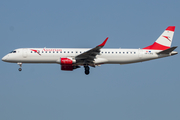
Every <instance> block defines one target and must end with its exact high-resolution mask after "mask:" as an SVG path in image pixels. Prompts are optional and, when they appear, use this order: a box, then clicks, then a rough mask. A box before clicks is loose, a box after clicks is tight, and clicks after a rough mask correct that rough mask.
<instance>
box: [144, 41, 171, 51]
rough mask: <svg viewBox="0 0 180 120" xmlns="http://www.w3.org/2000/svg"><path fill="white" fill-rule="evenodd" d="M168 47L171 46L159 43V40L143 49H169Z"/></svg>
mask: <svg viewBox="0 0 180 120" xmlns="http://www.w3.org/2000/svg"><path fill="white" fill-rule="evenodd" d="M168 48H170V47H168V46H164V45H161V44H159V43H157V42H154V44H152V45H150V46H147V47H145V48H143V49H151V50H166V49H168Z"/></svg>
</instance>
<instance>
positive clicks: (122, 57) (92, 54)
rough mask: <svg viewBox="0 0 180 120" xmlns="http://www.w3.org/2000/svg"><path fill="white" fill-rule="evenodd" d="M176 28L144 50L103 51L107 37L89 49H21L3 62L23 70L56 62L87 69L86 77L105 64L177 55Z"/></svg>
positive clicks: (64, 65) (70, 68) (14, 51)
mask: <svg viewBox="0 0 180 120" xmlns="http://www.w3.org/2000/svg"><path fill="white" fill-rule="evenodd" d="M174 30H175V26H169V27H167V29H166V30H165V31H164V32H163V33H162V34H161V35H160V37H159V38H158V39H157V40H156V41H155V42H154V43H153V44H152V45H150V46H147V47H144V48H142V49H140V48H139V49H121V48H118V49H113V48H111V49H102V48H103V47H104V45H105V44H106V42H107V40H108V37H107V38H106V39H105V40H104V41H103V42H102V43H101V44H99V45H98V46H96V47H94V48H92V49H90V48H19V49H15V50H13V51H12V52H10V53H9V54H7V55H5V56H4V57H3V58H2V61H4V62H11V63H17V64H18V65H19V66H20V68H19V69H18V70H19V71H22V64H23V63H57V64H60V65H61V70H65V71H73V70H74V69H77V68H80V66H84V69H85V74H86V75H88V74H89V73H90V71H89V70H90V67H89V66H91V67H96V66H100V65H102V64H129V63H137V62H143V61H148V60H153V59H158V58H163V57H168V56H172V55H176V54H178V52H176V51H173V50H175V49H176V48H177V46H175V47H171V43H172V40H173V35H174Z"/></svg>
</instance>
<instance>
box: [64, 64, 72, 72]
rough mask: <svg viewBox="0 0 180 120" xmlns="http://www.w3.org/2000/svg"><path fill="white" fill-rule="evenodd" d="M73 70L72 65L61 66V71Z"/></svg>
mask: <svg viewBox="0 0 180 120" xmlns="http://www.w3.org/2000/svg"><path fill="white" fill-rule="evenodd" d="M73 69H74V68H73V66H72V65H61V70H66V71H73Z"/></svg>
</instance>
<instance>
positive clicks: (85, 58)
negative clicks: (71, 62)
mask: <svg viewBox="0 0 180 120" xmlns="http://www.w3.org/2000/svg"><path fill="white" fill-rule="evenodd" d="M107 40H108V37H107V38H106V39H105V40H104V42H103V43H101V44H100V45H98V46H96V47H95V48H92V49H90V50H88V51H86V52H84V53H82V54H79V55H77V56H76V57H75V59H76V63H77V64H78V63H79V64H94V63H93V61H94V59H95V57H96V55H98V54H99V53H100V49H101V48H102V47H104V45H105V44H106V42H107Z"/></svg>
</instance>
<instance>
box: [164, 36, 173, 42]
mask: <svg viewBox="0 0 180 120" xmlns="http://www.w3.org/2000/svg"><path fill="white" fill-rule="evenodd" d="M163 37H165V38H166V39H168V40H169V41H170V42H171V40H170V39H169V38H170V37H168V36H163Z"/></svg>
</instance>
